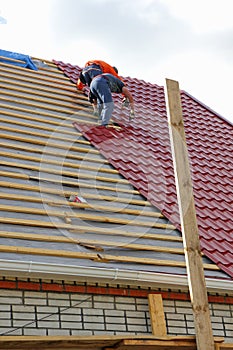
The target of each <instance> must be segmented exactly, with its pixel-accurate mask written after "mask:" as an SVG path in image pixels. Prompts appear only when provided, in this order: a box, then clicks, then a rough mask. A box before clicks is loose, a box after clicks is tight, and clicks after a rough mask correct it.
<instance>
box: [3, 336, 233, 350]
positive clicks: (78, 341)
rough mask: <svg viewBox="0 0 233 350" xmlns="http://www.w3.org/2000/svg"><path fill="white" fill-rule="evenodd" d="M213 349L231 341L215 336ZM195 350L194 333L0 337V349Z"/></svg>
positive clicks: (226, 348) (224, 349)
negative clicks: (179, 334)
mask: <svg viewBox="0 0 233 350" xmlns="http://www.w3.org/2000/svg"><path fill="white" fill-rule="evenodd" d="M215 345H220V348H216V350H231V349H233V344H232V343H231V344H230V343H229V344H226V343H223V339H221V340H218V339H217V338H216V339H215ZM9 349H17V350H32V349H33V350H65V349H67V350H71V349H73V350H74V349H78V350H113V349H114V350H197V347H196V340H195V337H194V336H166V337H165V336H164V337H156V336H152V335H143V336H142V335H131V336H129V335H128V336H127V335H121V336H119V335H118V336H117V335H92V336H62V335H53V336H22V335H20V336H12V335H5V336H4V335H3V336H1V343H0V350H9Z"/></svg>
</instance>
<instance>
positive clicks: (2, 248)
mask: <svg viewBox="0 0 233 350" xmlns="http://www.w3.org/2000/svg"><path fill="white" fill-rule="evenodd" d="M0 253H12V254H29V255H41V256H54V257H59V258H68V259H88V260H93V261H96V262H100V263H101V262H103V263H106V262H111V261H116V262H122V263H133V264H143V265H155V266H175V267H183V268H184V267H185V262H183V261H174V260H161V259H160V260H159V259H150V258H138V257H136V256H124V255H122V256H120V255H111V254H103V253H102V252H101V253H89V252H88V253H87V252H79V251H77V252H73V251H66V250H57V249H43V248H32V247H23V246H16V247H15V246H8V245H3V244H2V245H0Z"/></svg>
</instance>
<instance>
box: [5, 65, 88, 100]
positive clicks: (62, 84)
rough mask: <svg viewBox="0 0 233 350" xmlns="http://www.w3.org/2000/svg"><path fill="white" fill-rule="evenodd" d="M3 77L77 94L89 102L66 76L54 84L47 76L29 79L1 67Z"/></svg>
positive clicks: (19, 73)
mask: <svg viewBox="0 0 233 350" xmlns="http://www.w3.org/2000/svg"><path fill="white" fill-rule="evenodd" d="M11 68H12V67H11ZM0 73H1V76H3V77H5V78H8V79H12V80H13V81H14V82H15V81H17V82H18V81H24V82H27V83H28V82H29V83H30V84H34V85H36V86H45V87H46V88H51V89H54V90H56V91H60V92H61V93H62V91H68V92H71V93H77V94H78V97H79V98H81V99H83V100H86V101H87V97H86V96H85V95H84V94H83V93H82V92H80V91H78V90H77V88H76V84H74V83H72V82H71V81H69V78H67V77H65V76H64V75H63V76H62V77H61V79H60V77H59V80H58V81H57V79H56V82H55V83H54V82H53V81H51V79H47V77H46V76H44V75H39V76H31V77H29V78H28V76H27V75H24V74H23V73H22V72H20V71H18V70H17V71H13V70H12V69H11V70H9V69H6V68H5V67H2V66H1V72H0Z"/></svg>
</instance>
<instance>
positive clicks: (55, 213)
mask: <svg viewBox="0 0 233 350" xmlns="http://www.w3.org/2000/svg"><path fill="white" fill-rule="evenodd" d="M0 211H6V212H13V213H22V214H31V215H46V216H51V217H62V218H66V219H67V218H71V219H72V218H73V219H76V218H77V219H81V220H87V221H96V222H104V223H109V224H121V225H131V226H142V227H151V228H161V229H167V230H175V226H173V225H171V224H164V223H159V222H155V221H152V220H151V221H148V220H147V221H142V220H136V219H132V220H129V219H122V218H112V217H109V216H103V215H94V214H89V213H83V212H82V213H81V212H80V211H75V212H74V211H72V210H70V209H69V208H67V211H63V210H50V209H46V210H45V209H39V208H30V207H23V206H17V205H4V204H0Z"/></svg>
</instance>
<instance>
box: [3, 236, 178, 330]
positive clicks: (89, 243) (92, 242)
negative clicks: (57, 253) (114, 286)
mask: <svg viewBox="0 0 233 350" xmlns="http://www.w3.org/2000/svg"><path fill="white" fill-rule="evenodd" d="M0 237H2V238H12V239H21V240H27V241H39V242H50V243H51V242H55V243H64V244H66V243H67V244H71V243H75V244H79V245H81V246H84V247H86V248H89V247H92V248H93V249H94V250H97V251H103V250H104V249H102V248H101V247H118V248H121V249H131V250H137V251H140V250H145V251H151V252H157V253H168V254H178V255H183V254H184V251H183V249H179V248H168V247H162V246H153V245H147V244H137V243H126V242H125V241H123V242H121V241H119V240H118V241H115V242H114V241H105V240H101V239H98V240H96V239H87V238H82V237H79V239H75V237H69V238H67V237H64V236H55V235H53V236H48V235H42V234H38V233H36V234H35V233H22V232H10V231H0ZM143 238H144V237H143ZM159 316H160V315H159ZM163 316H164V315H163ZM153 334H154V335H166V332H165V333H163V334H162V333H161V334H159V333H153Z"/></svg>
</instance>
